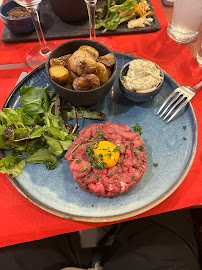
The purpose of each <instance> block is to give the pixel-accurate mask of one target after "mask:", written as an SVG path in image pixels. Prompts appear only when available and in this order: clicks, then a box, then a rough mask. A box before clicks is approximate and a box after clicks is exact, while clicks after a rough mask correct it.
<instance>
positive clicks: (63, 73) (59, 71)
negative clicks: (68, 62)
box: [49, 65, 69, 85]
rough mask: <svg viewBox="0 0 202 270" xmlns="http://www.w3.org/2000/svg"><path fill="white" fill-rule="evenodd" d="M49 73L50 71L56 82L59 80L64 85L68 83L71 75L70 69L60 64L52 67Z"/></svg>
mask: <svg viewBox="0 0 202 270" xmlns="http://www.w3.org/2000/svg"><path fill="white" fill-rule="evenodd" d="M49 73H50V76H51V78H52V79H53V80H54V81H55V82H57V83H59V84H61V85H64V84H65V83H66V81H67V79H68V76H69V71H68V69H66V68H65V67H64V66H59V65H56V66H53V67H50V68H49Z"/></svg>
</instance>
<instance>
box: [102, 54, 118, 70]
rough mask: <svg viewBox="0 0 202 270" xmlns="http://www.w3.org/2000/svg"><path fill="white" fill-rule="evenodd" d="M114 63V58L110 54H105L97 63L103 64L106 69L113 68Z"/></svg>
mask: <svg viewBox="0 0 202 270" xmlns="http://www.w3.org/2000/svg"><path fill="white" fill-rule="evenodd" d="M115 61H116V60H115V56H114V55H113V54H112V53H108V54H105V55H103V56H100V58H99V62H101V63H103V64H104V65H105V66H107V67H113V65H114V64H115Z"/></svg>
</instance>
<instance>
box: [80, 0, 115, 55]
mask: <svg viewBox="0 0 202 270" xmlns="http://www.w3.org/2000/svg"><path fill="white" fill-rule="evenodd" d="M84 1H85V3H86V6H87V10H88V17H89V31H90V39H91V40H96V32H95V10H96V4H97V0H84ZM99 42H100V43H102V44H103V45H105V46H107V47H108V48H109V49H110V50H113V47H112V45H111V44H109V43H108V42H107V41H106V40H104V39H101V40H99Z"/></svg>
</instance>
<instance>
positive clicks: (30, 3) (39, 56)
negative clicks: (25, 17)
mask: <svg viewBox="0 0 202 270" xmlns="http://www.w3.org/2000/svg"><path fill="white" fill-rule="evenodd" d="M14 1H15V2H16V3H17V4H19V5H21V6H23V7H25V8H26V9H27V10H28V12H29V14H30V16H31V18H32V21H33V23H34V26H35V29H36V33H37V37H38V39H39V44H36V45H35V46H34V47H32V48H31V49H30V51H29V52H28V53H27V55H26V63H27V65H28V66H29V67H30V68H32V69H34V68H36V67H37V66H39V65H40V64H42V63H44V62H45V61H46V59H47V57H48V55H49V53H50V52H51V51H52V50H53V49H54V48H55V46H56V45H55V44H54V43H48V44H47V42H46V40H45V38H44V34H43V31H42V28H41V24H40V20H39V14H38V11H37V5H38V4H39V3H40V2H41V1H42V0H14Z"/></svg>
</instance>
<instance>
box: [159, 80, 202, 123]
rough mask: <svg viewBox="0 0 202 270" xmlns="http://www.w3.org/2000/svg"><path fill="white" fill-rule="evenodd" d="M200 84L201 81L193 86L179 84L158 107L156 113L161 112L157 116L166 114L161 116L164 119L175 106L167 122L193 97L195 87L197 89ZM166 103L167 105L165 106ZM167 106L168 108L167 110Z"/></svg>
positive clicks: (201, 83) (201, 84)
mask: <svg viewBox="0 0 202 270" xmlns="http://www.w3.org/2000/svg"><path fill="white" fill-rule="evenodd" d="M201 86H202V81H201V82H200V83H198V84H197V85H195V86H194V87H189V86H180V87H178V88H176V89H175V90H174V91H173V92H172V93H171V94H170V95H169V96H168V98H167V99H166V100H165V101H164V103H163V104H162V105H161V107H160V109H159V110H158V112H157V113H156V114H157V115H159V114H160V112H161V114H160V116H159V118H161V117H162V116H163V115H165V114H166V115H165V116H164V118H163V120H165V119H167V118H168V116H169V115H170V114H171V113H172V111H173V110H174V109H175V108H176V110H175V111H174V113H173V114H172V115H171V116H170V118H169V119H168V121H167V123H169V122H170V121H171V120H172V119H173V118H174V117H175V116H176V114H178V113H179V111H181V110H182V108H183V107H184V106H185V105H186V104H187V103H188V102H189V101H190V100H191V99H192V98H193V96H194V95H195V94H196V89H198V88H199V87H201ZM169 102H170V103H169ZM166 105H167V107H166V108H165V106H166ZM178 105H179V106H178ZM177 106H178V107H177ZM169 108H170V110H168V109H169ZM163 109H164V110H163ZM162 110H163V112H162Z"/></svg>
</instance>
